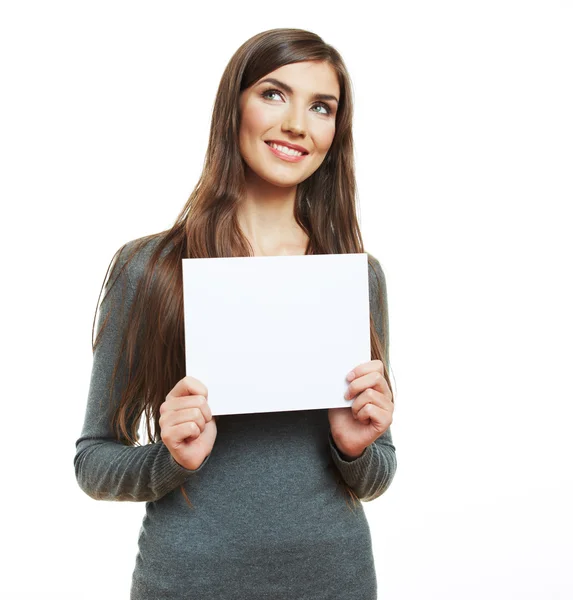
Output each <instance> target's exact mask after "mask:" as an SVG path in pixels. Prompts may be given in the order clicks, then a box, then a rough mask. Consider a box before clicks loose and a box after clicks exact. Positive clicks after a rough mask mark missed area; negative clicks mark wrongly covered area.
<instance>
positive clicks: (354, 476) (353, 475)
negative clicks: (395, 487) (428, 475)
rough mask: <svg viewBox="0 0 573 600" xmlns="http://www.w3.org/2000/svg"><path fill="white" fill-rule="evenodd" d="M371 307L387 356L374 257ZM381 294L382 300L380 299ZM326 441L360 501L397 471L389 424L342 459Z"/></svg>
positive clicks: (384, 306)
mask: <svg viewBox="0 0 573 600" xmlns="http://www.w3.org/2000/svg"><path fill="white" fill-rule="evenodd" d="M368 282H369V296H370V311H371V313H372V317H373V320H374V325H375V327H376V331H377V332H378V335H379V337H380V341H381V342H382V348H383V351H384V353H385V356H386V357H388V356H389V339H388V335H384V330H385V331H386V332H387V331H388V298H387V293H386V278H385V276H384V272H383V270H382V267H381V266H380V263H379V262H378V260H376V259H374V268H373V269H372V268H370V266H369V268H368ZM380 295H381V296H382V302H380ZM328 441H329V444H330V451H331V454H332V459H333V461H334V464H335V465H336V467H337V468H338V470H339V471H340V474H341V476H342V478H343V479H344V481H345V482H346V483H347V485H349V486H350V487H351V488H352V489H353V490H354V492H355V493H356V495H357V496H358V497H359V498H360V499H361V500H362V501H363V502H370V501H371V500H374V499H376V498H378V497H379V496H381V495H382V494H383V493H384V492H385V491H386V490H387V489H388V488H389V487H390V484H391V483H392V479H393V478H394V474H395V473H396V467H397V462H396V448H395V447H394V445H393V443H392V434H391V432H390V427H388V429H387V430H386V431H385V432H384V433H383V434H382V435H381V436H380V437H379V438H378V439H376V440H375V441H374V442H373V443H372V444H370V445H369V446H368V447H367V448H366V449H365V450H364V452H363V453H362V455H361V456H359V457H358V458H355V459H348V460H347V459H345V457H344V456H343V455H342V454H341V452H340V450H339V449H338V448H337V446H336V444H335V443H334V439H333V438H332V434H331V433H330V432H329V433H328Z"/></svg>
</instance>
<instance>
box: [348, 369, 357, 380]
mask: <svg viewBox="0 0 573 600" xmlns="http://www.w3.org/2000/svg"><path fill="white" fill-rule="evenodd" d="M355 377H356V374H355V373H354V371H350V373H348V375H347V376H346V379H348V381H352V380H353V379H354V378H355Z"/></svg>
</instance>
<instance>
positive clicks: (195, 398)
mask: <svg viewBox="0 0 573 600" xmlns="http://www.w3.org/2000/svg"><path fill="white" fill-rule="evenodd" d="M159 413H160V415H161V416H160V417H159V427H160V428H161V439H162V440H163V443H164V444H165V445H166V446H167V448H168V449H169V452H171V455H172V456H173V458H174V459H175V461H176V462H178V463H179V464H180V465H181V466H182V467H185V468H186V469H190V470H193V471H194V470H195V469H198V468H199V467H200V466H201V464H202V463H203V461H204V460H205V458H206V457H207V456H208V455H209V454H210V453H211V450H212V449H213V444H214V443H215V438H216V437H217V425H216V424H215V419H216V417H213V416H212V415H211V409H210V408H209V404H208V403H207V388H206V387H205V385H203V383H201V381H199V380H198V379H195V378H194V377H191V376H187V377H184V378H183V379H181V380H179V381H178V382H177V383H176V384H175V387H174V388H173V389H172V390H171V391H170V392H169V394H167V397H166V398H165V402H163V404H162V405H161V406H160V407H159Z"/></svg>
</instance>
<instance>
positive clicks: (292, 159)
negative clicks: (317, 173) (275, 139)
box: [265, 142, 308, 162]
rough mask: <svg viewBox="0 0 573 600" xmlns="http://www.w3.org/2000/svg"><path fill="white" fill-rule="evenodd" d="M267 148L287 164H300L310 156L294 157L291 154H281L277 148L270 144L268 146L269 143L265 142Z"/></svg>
mask: <svg viewBox="0 0 573 600" xmlns="http://www.w3.org/2000/svg"><path fill="white" fill-rule="evenodd" d="M265 144H266V146H267V147H268V149H269V150H270V151H271V152H272V153H273V154H274V155H275V156H278V157H279V158H280V159H282V160H284V161H286V162H300V161H301V160H302V159H303V158H304V157H305V156H308V154H301V155H300V156H292V155H290V154H285V153H284V152H281V151H280V150H277V149H276V148H273V147H272V146H271V145H270V144H268V143H267V142H265Z"/></svg>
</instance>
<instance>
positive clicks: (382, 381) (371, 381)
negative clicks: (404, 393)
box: [344, 361, 392, 400]
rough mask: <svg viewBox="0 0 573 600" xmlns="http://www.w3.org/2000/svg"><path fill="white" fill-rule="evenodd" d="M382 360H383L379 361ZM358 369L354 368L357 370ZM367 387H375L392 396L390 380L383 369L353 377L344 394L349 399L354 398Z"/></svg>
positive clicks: (378, 390)
mask: <svg viewBox="0 0 573 600" xmlns="http://www.w3.org/2000/svg"><path fill="white" fill-rule="evenodd" d="M378 362H381V361H378ZM357 370H358V369H354V372H356V371H357ZM367 388H373V389H374V390H376V391H377V392H380V393H381V394H384V395H385V396H388V397H391V396H392V393H391V392H390V388H389V386H388V382H387V381H386V378H385V377H384V375H382V373H381V371H369V372H367V373H366V375H361V376H360V375H358V374H357V377H356V378H355V379H353V380H352V381H351V382H350V384H349V385H348V389H347V390H346V393H345V394H344V397H345V398H346V399H347V400H350V398H353V397H354V396H356V395H358V394H360V393H361V392H363V391H364V390H366V389H367Z"/></svg>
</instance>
